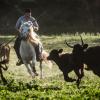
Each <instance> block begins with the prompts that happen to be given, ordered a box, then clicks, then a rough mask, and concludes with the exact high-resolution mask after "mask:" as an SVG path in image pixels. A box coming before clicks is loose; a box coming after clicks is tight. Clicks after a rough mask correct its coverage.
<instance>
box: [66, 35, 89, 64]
mask: <svg viewBox="0 0 100 100" xmlns="http://www.w3.org/2000/svg"><path fill="white" fill-rule="evenodd" d="M80 37H81V36H80ZM66 44H67V46H68V47H70V48H73V50H72V54H73V60H74V61H75V63H76V64H77V65H81V64H82V63H83V60H84V51H85V50H86V49H87V47H88V44H84V42H83V39H82V37H81V44H75V45H74V46H71V45H69V44H68V43H67V42H66Z"/></svg>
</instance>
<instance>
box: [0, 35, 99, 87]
mask: <svg viewBox="0 0 100 100" xmlns="http://www.w3.org/2000/svg"><path fill="white" fill-rule="evenodd" d="M80 37H81V36H80ZM81 42H82V44H75V45H74V46H71V45H70V44H68V43H67V41H65V43H66V45H67V46H68V47H70V48H73V49H72V53H62V52H63V49H59V50H57V49H53V50H51V52H50V53H49V56H48V57H47V59H48V60H53V61H54V62H55V63H56V64H57V65H58V67H59V69H60V70H61V71H62V72H63V75H64V79H65V81H70V82H72V81H76V83H77V86H79V84H80V81H81V79H82V77H83V76H84V64H86V65H87V67H88V69H90V70H92V71H93V73H94V74H95V75H97V76H99V77H100V46H92V47H88V44H84V42H83V39H82V37H81ZM2 50H3V54H2ZM1 54H2V55H3V56H4V57H6V60H1V61H0V75H1V79H2V81H3V82H4V84H5V83H6V82H7V81H6V79H5V78H4V76H3V73H2V69H5V70H7V66H6V64H7V63H8V62H9V55H10V47H9V45H4V46H0V55H1ZM0 58H2V57H0ZM2 65H5V67H4V66H2ZM72 70H74V72H75V74H76V75H77V77H78V79H77V80H76V79H72V78H70V77H69V76H68V73H69V72H71V71H72Z"/></svg>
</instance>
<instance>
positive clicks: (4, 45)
mask: <svg viewBox="0 0 100 100" xmlns="http://www.w3.org/2000/svg"><path fill="white" fill-rule="evenodd" d="M15 38H16V36H15V37H14V38H12V39H11V40H9V41H8V42H6V43H5V42H3V43H2V44H0V47H1V46H2V45H3V44H4V46H6V45H8V44H9V43H10V42H12V41H13V40H14V39H15Z"/></svg>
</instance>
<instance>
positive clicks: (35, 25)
mask: <svg viewBox="0 0 100 100" xmlns="http://www.w3.org/2000/svg"><path fill="white" fill-rule="evenodd" d="M27 21H31V22H32V23H33V29H34V31H38V30H39V25H38V23H37V21H36V19H35V18H34V17H32V16H31V9H25V14H24V15H23V16H21V17H19V19H18V20H17V23H16V26H15V28H16V30H17V31H18V32H19V33H21V30H20V26H21V25H22V23H23V22H27ZM20 43H21V36H20V34H18V37H17V39H16V41H15V44H14V49H15V52H16V54H17V57H18V59H19V60H18V62H17V63H16V65H17V66H19V65H21V64H22V63H23V62H22V59H21V56H20V53H19V48H20ZM39 46H40V45H37V49H36V50H37V51H36V52H37V53H38V56H37V59H38V60H39V59H41V58H39V57H41V52H42V51H41V49H40V47H39Z"/></svg>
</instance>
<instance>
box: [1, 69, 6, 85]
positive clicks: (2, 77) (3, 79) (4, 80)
mask: <svg viewBox="0 0 100 100" xmlns="http://www.w3.org/2000/svg"><path fill="white" fill-rule="evenodd" d="M0 75H1V79H2V81H3V83H4V84H7V80H6V79H5V78H4V76H3V73H2V69H1V67H0Z"/></svg>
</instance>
